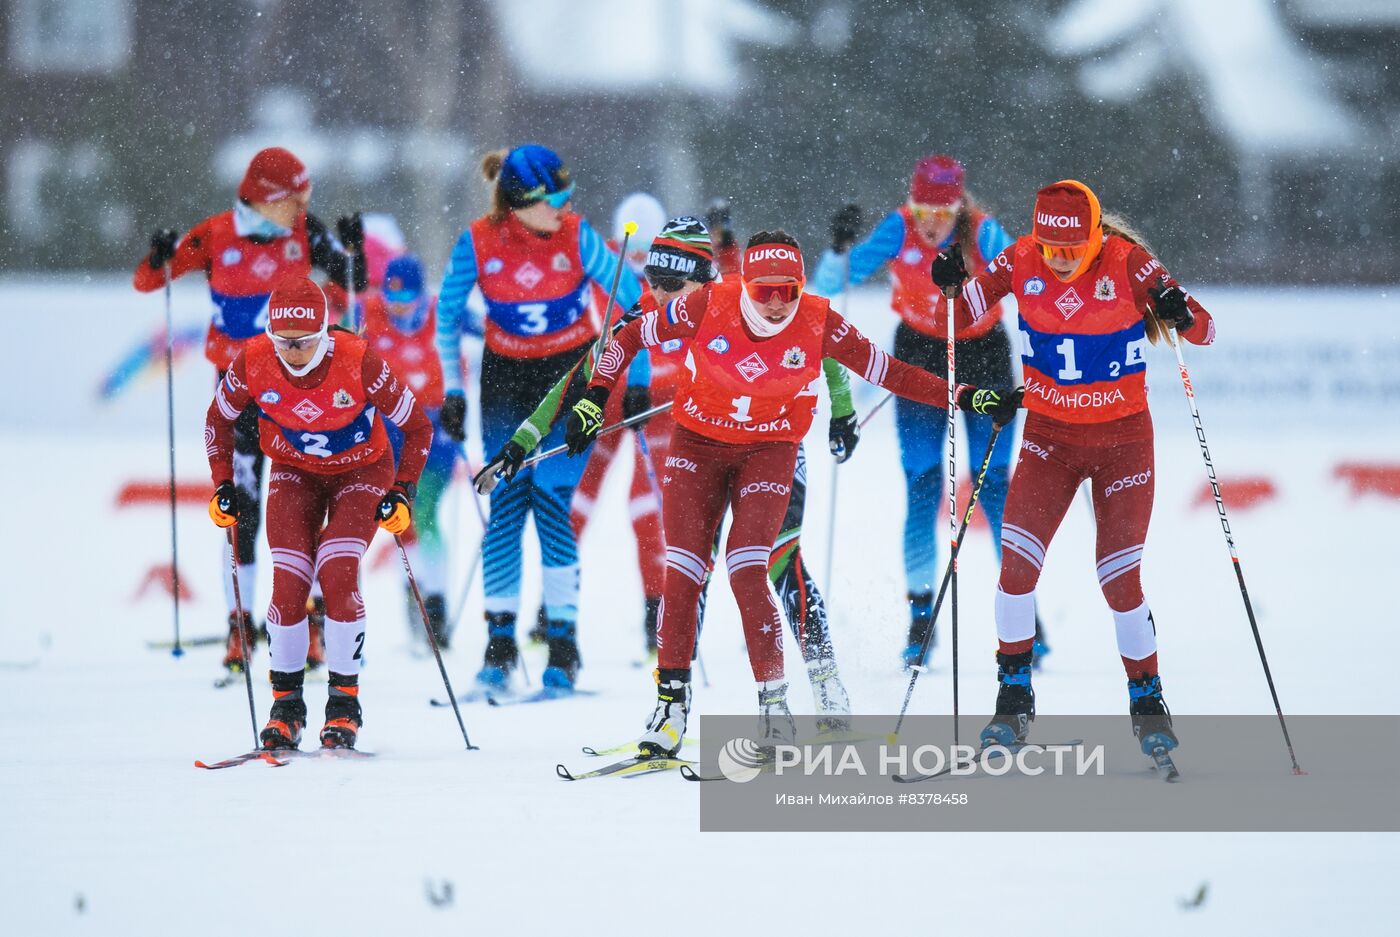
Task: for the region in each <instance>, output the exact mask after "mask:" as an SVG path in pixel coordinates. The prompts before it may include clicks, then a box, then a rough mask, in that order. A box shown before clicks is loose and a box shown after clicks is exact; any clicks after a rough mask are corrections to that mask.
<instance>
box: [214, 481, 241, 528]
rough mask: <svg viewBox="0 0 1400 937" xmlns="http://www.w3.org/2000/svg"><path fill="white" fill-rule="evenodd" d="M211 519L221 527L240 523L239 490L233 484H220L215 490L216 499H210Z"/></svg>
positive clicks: (228, 482) (229, 482) (223, 482)
mask: <svg viewBox="0 0 1400 937" xmlns="http://www.w3.org/2000/svg"><path fill="white" fill-rule="evenodd" d="M209 519H210V520H211V521H213V522H214V523H215V524H217V525H219V526H220V527H232V526H233V525H234V524H236V523H238V489H237V488H235V487H234V485H233V482H231V481H222V482H219V487H217V488H215V489H214V497H212V498H210V499H209Z"/></svg>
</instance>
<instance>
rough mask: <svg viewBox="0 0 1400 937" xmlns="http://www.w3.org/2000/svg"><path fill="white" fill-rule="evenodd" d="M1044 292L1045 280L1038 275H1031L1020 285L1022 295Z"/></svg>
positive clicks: (1034, 294) (1037, 294)
mask: <svg viewBox="0 0 1400 937" xmlns="http://www.w3.org/2000/svg"><path fill="white" fill-rule="evenodd" d="M1043 292H1045V281H1044V280H1042V279H1041V278H1040V277H1031V278H1030V279H1029V280H1027V281H1026V282H1025V283H1023V284H1022V285H1021V295H1022V296H1039V295H1040V294H1041V293H1043Z"/></svg>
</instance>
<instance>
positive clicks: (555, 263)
mask: <svg viewBox="0 0 1400 937" xmlns="http://www.w3.org/2000/svg"><path fill="white" fill-rule="evenodd" d="M549 264H550V266H551V267H553V268H554V272H555V273H568V272H569V271H570V270H571V269H573V266H574V265H573V264H572V263H570V262H569V255H568V254H566V253H564V252H563V251H560V252H559V253H557V254H555V255H554V259H553V260H551V261H550V262H549Z"/></svg>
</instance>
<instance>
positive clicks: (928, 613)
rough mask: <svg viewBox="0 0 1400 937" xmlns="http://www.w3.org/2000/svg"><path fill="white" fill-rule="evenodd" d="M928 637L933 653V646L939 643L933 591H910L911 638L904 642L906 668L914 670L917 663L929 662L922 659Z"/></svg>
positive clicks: (929, 646)
mask: <svg viewBox="0 0 1400 937" xmlns="http://www.w3.org/2000/svg"><path fill="white" fill-rule="evenodd" d="M926 637H927V638H928V648H929V652H930V653H932V651H933V646H934V645H935V644H936V643H938V632H937V630H935V625H934V621H933V593H932V592H911V593H909V640H908V641H906V642H905V644H904V655H903V657H904V669H905V670H912V669H913V668H914V666H915V665H916V664H920V663H927V661H921V660H920V655H922V654H923V649H924V639H925V638H926Z"/></svg>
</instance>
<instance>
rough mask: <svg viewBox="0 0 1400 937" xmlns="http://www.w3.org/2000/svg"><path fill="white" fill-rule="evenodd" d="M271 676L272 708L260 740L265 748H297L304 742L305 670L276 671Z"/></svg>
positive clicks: (270, 749) (275, 749) (259, 737)
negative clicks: (303, 694)
mask: <svg viewBox="0 0 1400 937" xmlns="http://www.w3.org/2000/svg"><path fill="white" fill-rule="evenodd" d="M271 678H272V709H271V711H270V712H268V714H267V725H265V726H263V730H262V733H261V734H260V735H259V736H258V741H259V742H260V743H261V744H262V747H263V750H264V751H280V750H284V749H290V748H296V747H297V746H298V745H300V744H301V730H302V729H304V728H305V727H306V701H305V700H303V699H302V698H301V691H302V684H303V683H304V682H305V679H306V671H304V670H298V671H297V672H296V673H284V672H282V671H280V670H274V671H272V673H271Z"/></svg>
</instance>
